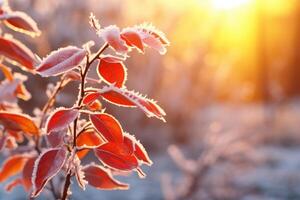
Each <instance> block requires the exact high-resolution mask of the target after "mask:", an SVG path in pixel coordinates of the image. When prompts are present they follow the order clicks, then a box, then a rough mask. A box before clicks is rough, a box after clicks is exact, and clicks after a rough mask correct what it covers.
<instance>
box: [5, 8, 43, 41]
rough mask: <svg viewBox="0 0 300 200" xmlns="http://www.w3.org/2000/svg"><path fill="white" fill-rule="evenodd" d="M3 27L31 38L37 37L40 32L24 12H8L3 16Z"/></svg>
mask: <svg viewBox="0 0 300 200" xmlns="http://www.w3.org/2000/svg"><path fill="white" fill-rule="evenodd" d="M4 19H5V21H4V22H5V25H6V26H8V27H9V28H11V29H13V30H14V31H18V32H21V33H24V34H28V35H30V36H32V37H35V36H39V35H40V34H41V31H40V30H39V29H38V27H37V25H36V23H35V21H34V20H33V19H32V18H31V17H29V16H28V15H27V14H26V13H24V12H19V11H16V12H9V13H6V15H5V18H4Z"/></svg>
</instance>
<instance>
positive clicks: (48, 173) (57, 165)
mask: <svg viewBox="0 0 300 200" xmlns="http://www.w3.org/2000/svg"><path fill="white" fill-rule="evenodd" d="M66 158H67V151H66V150H65V149H61V148H57V149H48V150H47V151H45V152H43V153H42V154H41V155H40V156H39V158H38V159H37V160H36V161H35V164H34V169H33V175H32V183H33V192H32V197H36V196H38V195H39V193H40V192H41V191H42V190H43V188H44V187H45V185H46V184H47V182H48V181H49V180H50V179H51V178H53V177H54V176H55V175H56V174H57V173H58V172H59V171H60V170H61V168H62V167H63V165H64V163H65V160H66Z"/></svg>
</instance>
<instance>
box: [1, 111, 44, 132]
mask: <svg viewBox="0 0 300 200" xmlns="http://www.w3.org/2000/svg"><path fill="white" fill-rule="evenodd" d="M0 124H2V125H3V126H4V127H5V128H6V129H8V130H11V131H23V132H24V133H27V134H31V135H38V134H39V129H38V128H37V126H36V125H35V123H34V122H33V120H32V119H31V118H30V117H29V116H27V115H24V114H15V113H10V112H5V111H0Z"/></svg>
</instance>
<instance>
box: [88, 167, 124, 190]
mask: <svg viewBox="0 0 300 200" xmlns="http://www.w3.org/2000/svg"><path fill="white" fill-rule="evenodd" d="M83 171H84V174H85V179H86V180H87V181H88V183H89V185H91V186H93V187H95V188H97V189H101V190H116V189H119V190H120V189H121V190H124V189H128V188H129V186H128V185H127V184H125V183H121V182H119V181H117V180H115V179H114V178H113V176H112V175H111V173H110V171H108V170H107V169H105V168H103V167H101V166H96V165H88V166H85V167H84V168H83Z"/></svg>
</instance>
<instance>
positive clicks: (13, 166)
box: [0, 154, 28, 182]
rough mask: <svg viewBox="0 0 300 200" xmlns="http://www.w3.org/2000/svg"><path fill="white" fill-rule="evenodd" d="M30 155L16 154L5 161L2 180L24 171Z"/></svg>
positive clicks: (1, 173) (0, 177)
mask: <svg viewBox="0 0 300 200" xmlns="http://www.w3.org/2000/svg"><path fill="white" fill-rule="evenodd" d="M27 160H28V157H26V156H24V155H20V154H19V155H14V156H11V157H9V158H8V159H7V160H5V161H4V163H3V164H2V167H1V171H0V182H3V181H5V180H7V179H8V178H10V177H12V176H14V175H16V174H18V173H19V172H21V171H22V169H23V167H24V165H25V163H26V161H27Z"/></svg>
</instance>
